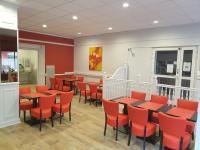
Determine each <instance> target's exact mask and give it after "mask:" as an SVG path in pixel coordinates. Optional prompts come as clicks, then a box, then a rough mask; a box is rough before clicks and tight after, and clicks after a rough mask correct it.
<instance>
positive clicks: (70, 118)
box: [69, 111, 72, 121]
mask: <svg viewBox="0 0 200 150" xmlns="http://www.w3.org/2000/svg"><path fill="white" fill-rule="evenodd" d="M71 120H72V118H71V111H69V121H71Z"/></svg>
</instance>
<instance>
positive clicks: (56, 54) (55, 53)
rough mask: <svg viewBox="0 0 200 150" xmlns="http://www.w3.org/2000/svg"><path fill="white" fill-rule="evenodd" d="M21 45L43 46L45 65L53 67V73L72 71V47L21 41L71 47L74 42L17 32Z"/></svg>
mask: <svg viewBox="0 0 200 150" xmlns="http://www.w3.org/2000/svg"><path fill="white" fill-rule="evenodd" d="M19 38H21V39H20V42H21V43H30V44H38V45H45V64H46V65H55V72H56V73H57V74H61V73H64V72H73V71H74V47H73V46H65V45H58V44H48V43H45V42H35V41H25V40H23V39H29V40H30V39H32V40H40V41H47V42H55V43H62V44H69V45H73V44H74V40H73V39H68V38H62V37H56V36H50V35H44V34H38V33H32V32H27V31H19Z"/></svg>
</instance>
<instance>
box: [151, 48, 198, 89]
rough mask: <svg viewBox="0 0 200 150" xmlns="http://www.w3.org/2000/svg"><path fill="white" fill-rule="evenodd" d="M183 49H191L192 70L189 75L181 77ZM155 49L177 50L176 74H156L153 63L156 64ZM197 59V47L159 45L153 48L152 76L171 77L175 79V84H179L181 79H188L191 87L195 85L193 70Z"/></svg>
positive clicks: (194, 70)
mask: <svg viewBox="0 0 200 150" xmlns="http://www.w3.org/2000/svg"><path fill="white" fill-rule="evenodd" d="M184 50H193V55H192V57H193V58H192V71H191V77H182V66H183V52H184ZM157 51H177V52H178V53H177V70H176V75H157V74H155V69H156V68H155V64H156V52H157ZM196 61H197V47H195V46H192V47H189V46H188V47H181V46H180V47H161V48H154V49H153V65H152V73H153V76H156V77H164V78H173V79H175V80H176V83H175V86H181V80H182V79H188V80H190V87H191V88H193V87H194V86H195V83H194V81H195V72H196V63H197V62H196Z"/></svg>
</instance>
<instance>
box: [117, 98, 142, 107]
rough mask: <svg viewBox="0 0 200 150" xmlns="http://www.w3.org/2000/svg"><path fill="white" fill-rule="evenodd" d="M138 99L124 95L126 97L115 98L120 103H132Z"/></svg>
mask: <svg viewBox="0 0 200 150" xmlns="http://www.w3.org/2000/svg"><path fill="white" fill-rule="evenodd" d="M136 101H139V100H138V99H135V98H130V97H124V98H121V99H117V100H115V102H118V103H120V104H126V105H127V104H131V103H134V102H136Z"/></svg>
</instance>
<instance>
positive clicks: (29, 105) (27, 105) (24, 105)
mask: <svg viewBox="0 0 200 150" xmlns="http://www.w3.org/2000/svg"><path fill="white" fill-rule="evenodd" d="M32 106H33V102H32V101H29V100H28V101H24V100H23V101H22V102H20V105H19V108H20V110H30V109H31V108H32Z"/></svg>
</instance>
